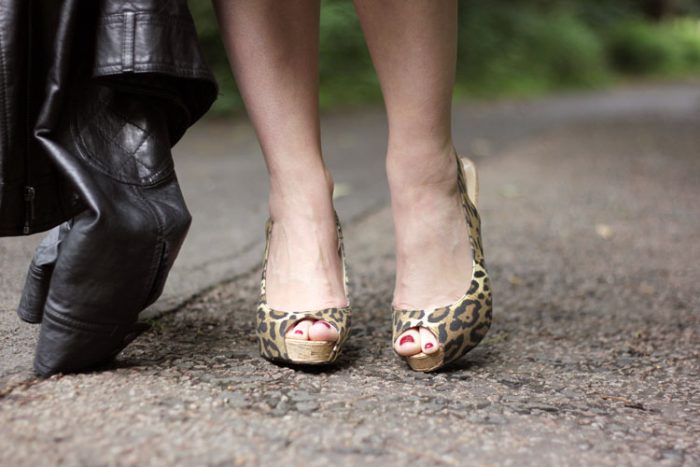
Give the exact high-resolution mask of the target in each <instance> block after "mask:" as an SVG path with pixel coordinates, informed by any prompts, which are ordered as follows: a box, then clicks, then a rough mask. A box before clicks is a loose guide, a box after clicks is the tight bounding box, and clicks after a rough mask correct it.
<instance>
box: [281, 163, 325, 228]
mask: <svg viewBox="0 0 700 467" xmlns="http://www.w3.org/2000/svg"><path fill="white" fill-rule="evenodd" d="M269 209H270V217H271V218H272V219H273V220H274V221H275V222H284V221H285V220H289V219H294V220H304V221H322V220H326V219H327V218H328V217H329V215H330V216H331V217H332V213H333V178H332V176H331V174H330V172H329V171H328V170H327V169H326V168H325V167H321V169H319V170H310V171H306V172H296V173H291V172H290V173H286V174H284V175H283V174H279V173H277V174H272V175H271V176H270V197H269Z"/></svg>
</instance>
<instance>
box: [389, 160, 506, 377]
mask: <svg viewBox="0 0 700 467" xmlns="http://www.w3.org/2000/svg"><path fill="white" fill-rule="evenodd" d="M457 162H458V164H459V173H458V182H457V183H458V186H459V190H460V193H461V194H462V206H463V208H464V213H465V216H466V219H467V225H468V230H469V240H470V243H471V247H472V252H473V257H474V259H473V272H472V279H471V283H470V285H469V289H468V290H467V292H466V293H465V294H464V296H463V297H462V298H460V299H459V300H458V301H457V302H456V303H453V304H452V305H449V306H444V307H439V308H435V309H433V310H430V311H427V310H400V309H396V308H394V309H393V340H392V342H395V341H396V339H397V338H398V337H399V336H400V335H401V334H402V333H403V332H405V331H407V330H408V329H410V328H414V327H424V328H427V329H429V330H430V331H431V332H432V333H433V334H435V337H436V338H437V341H438V344H439V346H440V347H441V348H442V350H443V351H444V360H443V365H441V366H444V365H446V364H448V363H450V362H453V361H455V360H457V359H458V358H460V357H461V356H463V355H464V354H466V353H467V352H469V351H470V350H471V349H473V348H474V347H476V346H477V344H479V342H481V340H482V339H483V338H484V336H485V335H486V333H487V332H488V330H489V327H490V326H491V315H492V298H491V284H490V281H489V276H488V273H487V271H486V263H485V261H484V250H483V247H482V243H481V218H480V217H479V213H478V212H477V210H476V207H475V206H474V204H473V203H472V201H471V200H470V199H469V196H468V194H467V182H466V177H465V174H464V167H463V165H462V161H461V160H459V158H458V159H457Z"/></svg>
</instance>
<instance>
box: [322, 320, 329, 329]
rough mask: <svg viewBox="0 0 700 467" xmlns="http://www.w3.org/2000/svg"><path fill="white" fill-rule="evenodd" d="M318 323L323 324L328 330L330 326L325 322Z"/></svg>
mask: <svg viewBox="0 0 700 467" xmlns="http://www.w3.org/2000/svg"><path fill="white" fill-rule="evenodd" d="M319 323H321V324H323V325H324V326H325V327H327V328H328V329H330V328H331V325H330V324H328V323H326V322H325V321H319Z"/></svg>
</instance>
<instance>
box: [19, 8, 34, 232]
mask: <svg viewBox="0 0 700 467" xmlns="http://www.w3.org/2000/svg"><path fill="white" fill-rule="evenodd" d="M33 3H34V2H33V1H32V0H28V2H27V35H28V37H27V49H28V50H32V47H33V44H32V5H33ZM31 78H32V60H31V55H30V57H28V58H27V80H26V82H27V83H31V82H32V80H31ZM31 110H32V101H31V86H29V85H27V101H26V112H27V116H26V119H27V122H26V129H25V131H26V138H27V142H26V151H27V153H26V158H25V167H24V168H25V171H26V174H25V181H26V183H25V186H24V229H23V230H22V231H23V232H24V234H25V235H27V234H29V233H30V232H31V231H32V224H33V223H34V214H35V213H34V199H35V198H36V189H35V188H34V187H33V186H32V172H31V170H32V164H31V157H32V127H33V125H32V124H31Z"/></svg>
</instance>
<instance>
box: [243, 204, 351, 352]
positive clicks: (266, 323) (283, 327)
mask: <svg viewBox="0 0 700 467" xmlns="http://www.w3.org/2000/svg"><path fill="white" fill-rule="evenodd" d="M335 220H336V230H337V233H338V255H340V258H341V261H342V265H343V280H344V286H345V296H346V299H347V297H348V276H347V272H346V266H345V250H344V248H343V232H342V230H341V227H340V222H339V221H338V216H337V214H336V216H335ZM273 227H274V223H273V222H272V220H268V221H267V225H266V245H265V256H264V259H263V271H262V281H261V283H260V301H259V304H258V308H257V312H256V318H257V329H256V335H257V339H258V345H259V348H260V355H262V356H263V357H264V358H266V359H268V360H271V361H277V362H283V363H293V364H300V365H323V364H328V363H332V362H334V361H335V360H336V359H337V358H338V355H340V352H341V350H342V346H343V344H344V343H345V340H346V339H347V337H348V333H349V330H350V320H351V315H352V309H351V307H350V301H349V299H348V300H347V303H348V305H347V306H345V307H341V308H326V309H323V310H312V311H280V310H274V309H272V308H270V306H269V305H268V304H267V297H266V291H265V289H266V286H265V278H266V272H267V264H268V257H269V253H270V236H271V233H272V229H273ZM303 319H314V320H323V321H326V322H327V323H328V324H330V325H331V326H333V327H334V328H335V329H336V331H338V339H337V340H335V341H312V340H300V339H293V338H288V337H286V333H287V330H289V329H290V328H291V327H293V326H294V325H296V323H298V322H299V321H301V320H303Z"/></svg>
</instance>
